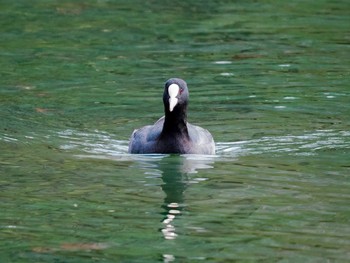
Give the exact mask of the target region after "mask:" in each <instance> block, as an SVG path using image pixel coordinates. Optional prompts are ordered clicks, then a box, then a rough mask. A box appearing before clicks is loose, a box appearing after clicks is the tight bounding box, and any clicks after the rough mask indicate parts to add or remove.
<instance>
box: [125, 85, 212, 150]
mask: <svg viewBox="0 0 350 263" xmlns="http://www.w3.org/2000/svg"><path fill="white" fill-rule="evenodd" d="M188 98H189V92H188V88H187V84H186V82H185V81H184V80H182V79H179V78H171V79H169V80H168V81H167V82H166V83H165V88H164V93H163V103H164V112H165V116H163V117H162V118H160V119H159V120H158V121H157V122H156V123H155V124H153V125H147V126H144V127H142V128H140V129H137V130H134V132H133V133H132V135H131V137H130V142H129V153H139V154H147V153H169V154H172V153H174V154H215V143H214V139H213V137H212V135H211V134H210V132H209V131H207V130H206V129H203V128H201V127H199V126H195V125H192V124H190V123H188V122H187V106H188Z"/></svg>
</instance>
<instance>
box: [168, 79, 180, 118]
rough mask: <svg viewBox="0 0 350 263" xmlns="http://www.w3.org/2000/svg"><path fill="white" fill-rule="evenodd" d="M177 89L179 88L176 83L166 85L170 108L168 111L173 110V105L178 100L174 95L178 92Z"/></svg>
mask: <svg viewBox="0 0 350 263" xmlns="http://www.w3.org/2000/svg"><path fill="white" fill-rule="evenodd" d="M179 90H180V87H179V85H177V84H171V85H170V86H169V87H168V94H169V96H170V98H169V110H170V112H172V111H173V109H174V108H175V106H176V104H177V102H178V98H176V96H177V95H178V94H179Z"/></svg>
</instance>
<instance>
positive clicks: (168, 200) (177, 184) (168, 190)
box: [159, 156, 187, 239]
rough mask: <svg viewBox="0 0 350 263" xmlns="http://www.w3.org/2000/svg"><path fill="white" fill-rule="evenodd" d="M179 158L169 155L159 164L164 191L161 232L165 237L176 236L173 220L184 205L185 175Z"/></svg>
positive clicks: (173, 237)
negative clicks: (163, 212) (163, 216)
mask: <svg viewBox="0 0 350 263" xmlns="http://www.w3.org/2000/svg"><path fill="white" fill-rule="evenodd" d="M181 159H182V158H181V157H179V156H170V157H168V158H165V159H163V160H162V161H161V162H160V164H159V168H160V169H161V170H162V171H163V174H162V179H163V184H162V189H163V191H164V193H165V198H164V203H163V205H162V208H164V210H165V218H164V219H163V221H162V223H163V224H164V227H163V229H162V233H163V235H164V238H165V239H175V238H176V237H177V234H176V232H175V227H174V225H173V221H174V219H175V218H176V217H177V216H179V215H181V211H182V209H183V207H184V195H183V193H184V191H185V190H186V188H187V177H186V174H185V173H183V172H182V171H181V161H182V160H181ZM163 168H164V169H163Z"/></svg>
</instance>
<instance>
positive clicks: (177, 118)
mask: <svg viewBox="0 0 350 263" xmlns="http://www.w3.org/2000/svg"><path fill="white" fill-rule="evenodd" d="M162 133H163V134H169V135H172V136H176V135H184V136H186V137H188V130H187V114H186V111H185V110H183V111H181V112H169V111H168V112H165V120H164V126H163V131H162Z"/></svg>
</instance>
